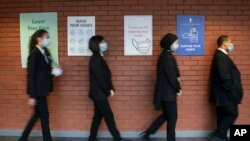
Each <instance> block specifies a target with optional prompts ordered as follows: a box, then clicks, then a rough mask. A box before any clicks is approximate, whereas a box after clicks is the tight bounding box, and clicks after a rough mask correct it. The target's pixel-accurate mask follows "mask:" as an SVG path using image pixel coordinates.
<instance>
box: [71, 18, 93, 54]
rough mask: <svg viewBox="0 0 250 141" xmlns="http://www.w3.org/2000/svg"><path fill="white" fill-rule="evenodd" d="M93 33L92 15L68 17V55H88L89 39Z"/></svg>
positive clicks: (89, 52)
mask: <svg viewBox="0 0 250 141" xmlns="http://www.w3.org/2000/svg"><path fill="white" fill-rule="evenodd" d="M93 35H95V17H94V16H69V17H68V56H90V55H91V54H92V53H91V51H90V49H89V48H88V42H89V39H90V38H91V37H92V36H93Z"/></svg>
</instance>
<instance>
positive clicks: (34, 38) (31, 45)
mask: <svg viewBox="0 0 250 141" xmlns="http://www.w3.org/2000/svg"><path fill="white" fill-rule="evenodd" d="M47 33H48V31H46V30H44V29H39V30H37V31H36V32H35V33H33V35H32V36H31V37H30V43H29V53H31V51H32V50H33V49H34V48H35V46H36V45H37V43H38V42H37V38H39V37H43V36H44V34H47Z"/></svg>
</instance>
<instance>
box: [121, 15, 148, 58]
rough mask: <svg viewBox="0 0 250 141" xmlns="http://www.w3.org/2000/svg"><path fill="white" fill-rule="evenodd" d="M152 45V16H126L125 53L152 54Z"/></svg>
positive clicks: (135, 54) (127, 54) (134, 54)
mask: <svg viewBox="0 0 250 141" xmlns="http://www.w3.org/2000/svg"><path fill="white" fill-rule="evenodd" d="M152 47H153V40H152V16H150V15H149V16H124V55H125V56H129V55H131V56H144V55H145V56H147V55H152V54H153V51H152V50H153V49H152Z"/></svg>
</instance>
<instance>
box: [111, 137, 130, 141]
mask: <svg viewBox="0 0 250 141" xmlns="http://www.w3.org/2000/svg"><path fill="white" fill-rule="evenodd" d="M115 141H131V140H128V139H124V138H121V139H119V140H115Z"/></svg>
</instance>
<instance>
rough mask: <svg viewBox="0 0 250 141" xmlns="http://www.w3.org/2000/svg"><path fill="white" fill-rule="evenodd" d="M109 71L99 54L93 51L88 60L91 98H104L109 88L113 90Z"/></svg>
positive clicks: (108, 92) (107, 94) (108, 93)
mask: <svg viewBox="0 0 250 141" xmlns="http://www.w3.org/2000/svg"><path fill="white" fill-rule="evenodd" d="M111 77H112V76H111V71H110V69H109V67H108V65H107V63H106V62H105V60H104V59H103V57H102V56H101V55H100V53H93V55H92V57H91V58H90V62H89V81H90V88H89V97H90V98H91V99H92V100H106V99H107V97H108V96H109V95H110V90H114V87H113V84H112V78H111Z"/></svg>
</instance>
